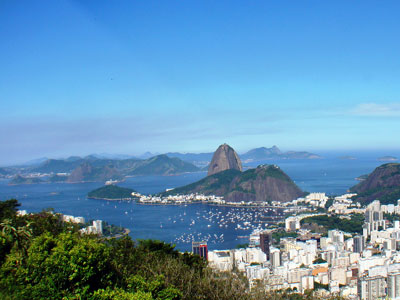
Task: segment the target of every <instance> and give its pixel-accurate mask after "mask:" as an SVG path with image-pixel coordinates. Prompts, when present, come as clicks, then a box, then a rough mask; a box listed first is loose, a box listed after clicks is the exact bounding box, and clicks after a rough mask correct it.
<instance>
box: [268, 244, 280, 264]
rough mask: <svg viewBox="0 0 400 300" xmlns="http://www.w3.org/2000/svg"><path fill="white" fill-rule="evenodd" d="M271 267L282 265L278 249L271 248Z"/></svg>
mask: <svg viewBox="0 0 400 300" xmlns="http://www.w3.org/2000/svg"><path fill="white" fill-rule="evenodd" d="M270 255H271V265H272V266H273V267H274V268H276V267H279V266H280V265H281V253H280V251H279V249H277V248H270Z"/></svg>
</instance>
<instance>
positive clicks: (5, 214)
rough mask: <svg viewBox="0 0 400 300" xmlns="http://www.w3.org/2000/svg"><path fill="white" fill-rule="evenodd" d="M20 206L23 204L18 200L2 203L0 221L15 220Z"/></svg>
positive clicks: (0, 204) (0, 203)
mask: <svg viewBox="0 0 400 300" xmlns="http://www.w3.org/2000/svg"><path fill="white" fill-rule="evenodd" d="M19 206H21V204H19V203H18V201H17V200H16V199H10V200H6V201H0V221H2V220H3V219H6V218H9V219H10V218H14V217H15V216H16V214H17V210H18V207H19Z"/></svg>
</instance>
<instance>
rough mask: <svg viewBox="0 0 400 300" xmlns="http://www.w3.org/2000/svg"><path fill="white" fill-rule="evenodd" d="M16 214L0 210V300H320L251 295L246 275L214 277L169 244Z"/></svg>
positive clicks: (50, 216) (12, 205)
mask: <svg viewBox="0 0 400 300" xmlns="http://www.w3.org/2000/svg"><path fill="white" fill-rule="evenodd" d="M18 206H19V203H18V202H17V200H7V201H4V202H0V229H1V230H0V298H1V299H18V300H21V299H65V300H67V299H68V300H73V299H93V300H108V299H110V300H111V299H116V300H128V299H131V300H139V299H141V300H152V299H157V300H177V299H219V300H225V299H226V300H228V299H229V300H234V299H256V300H258V299H267V298H268V299H316V298H315V297H314V296H313V294H312V293H311V291H310V293H307V294H306V295H300V294H296V293H293V292H291V291H280V292H276V293H273V294H269V295H267V294H266V293H265V292H264V290H263V289H254V290H252V291H251V292H249V289H248V285H247V281H246V279H245V278H244V277H243V276H242V275H240V274H238V273H235V272H230V273H219V272H214V271H212V270H211V269H210V268H209V267H207V264H206V262H205V261H203V260H202V259H201V258H200V257H198V256H195V255H192V254H189V253H180V252H178V251H177V250H175V249H174V246H171V245H169V244H165V243H163V242H160V241H153V240H141V241H138V242H134V241H133V240H132V239H131V238H130V237H128V236H125V237H123V238H121V239H103V238H101V237H98V236H94V235H81V234H80V233H79V231H78V229H79V228H78V226H77V225H75V224H72V223H65V222H62V221H61V218H60V216H59V215H57V214H54V213H52V212H46V211H43V212H41V213H38V214H32V215H25V216H17V214H16V210H17V208H18Z"/></svg>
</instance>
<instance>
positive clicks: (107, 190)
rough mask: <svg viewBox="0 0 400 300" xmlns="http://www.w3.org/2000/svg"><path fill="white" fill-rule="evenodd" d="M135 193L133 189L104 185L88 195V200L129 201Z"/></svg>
mask: <svg viewBox="0 0 400 300" xmlns="http://www.w3.org/2000/svg"><path fill="white" fill-rule="evenodd" d="M134 192H136V191H135V190H133V189H129V188H123V187H119V186H116V185H105V186H103V187H100V188H98V189H95V190H93V191H90V192H89V193H88V198H93V199H110V200H119V199H131V198H132V193H134Z"/></svg>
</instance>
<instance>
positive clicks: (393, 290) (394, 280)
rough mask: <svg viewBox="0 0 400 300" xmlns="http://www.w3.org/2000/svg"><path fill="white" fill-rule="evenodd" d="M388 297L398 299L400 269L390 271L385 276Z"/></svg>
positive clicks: (399, 293) (399, 297) (399, 292)
mask: <svg viewBox="0 0 400 300" xmlns="http://www.w3.org/2000/svg"><path fill="white" fill-rule="evenodd" d="M387 287H388V297H389V299H393V300H399V299H400V271H394V272H390V273H389V274H388V277H387Z"/></svg>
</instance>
